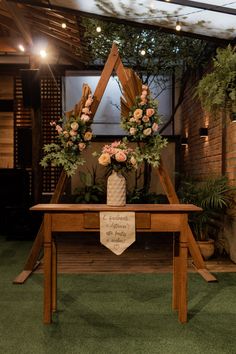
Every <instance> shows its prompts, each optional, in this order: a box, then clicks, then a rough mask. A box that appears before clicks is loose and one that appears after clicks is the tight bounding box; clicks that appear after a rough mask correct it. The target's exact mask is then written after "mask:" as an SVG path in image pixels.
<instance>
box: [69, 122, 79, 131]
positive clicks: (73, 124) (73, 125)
mask: <svg viewBox="0 0 236 354" xmlns="http://www.w3.org/2000/svg"><path fill="white" fill-rule="evenodd" d="M70 127H71V129H73V130H78V128H79V124H78V123H77V122H73V123H71V125H70Z"/></svg>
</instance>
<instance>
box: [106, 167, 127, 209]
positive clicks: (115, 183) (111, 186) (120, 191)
mask: <svg viewBox="0 0 236 354" xmlns="http://www.w3.org/2000/svg"><path fill="white" fill-rule="evenodd" d="M125 204H126V180H125V177H124V176H122V174H121V173H118V172H116V171H112V174H111V175H110V176H109V177H108V179H107V205H110V206H123V205H125Z"/></svg>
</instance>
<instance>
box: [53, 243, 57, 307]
mask: <svg viewBox="0 0 236 354" xmlns="http://www.w3.org/2000/svg"><path fill="white" fill-rule="evenodd" d="M56 311H57V244H56V242H55V240H53V243H52V312H56Z"/></svg>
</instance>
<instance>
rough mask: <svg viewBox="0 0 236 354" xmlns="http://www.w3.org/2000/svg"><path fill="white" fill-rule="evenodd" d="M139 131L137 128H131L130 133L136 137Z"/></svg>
mask: <svg viewBox="0 0 236 354" xmlns="http://www.w3.org/2000/svg"><path fill="white" fill-rule="evenodd" d="M136 131H137V129H136V128H130V130H129V132H130V134H131V135H134V134H135V133H136Z"/></svg>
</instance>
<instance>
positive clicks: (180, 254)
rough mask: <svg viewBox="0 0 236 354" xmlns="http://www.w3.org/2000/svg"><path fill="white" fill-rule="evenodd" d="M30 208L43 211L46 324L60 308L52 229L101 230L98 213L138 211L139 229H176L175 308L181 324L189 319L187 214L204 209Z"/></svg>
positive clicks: (132, 206) (170, 206)
mask: <svg viewBox="0 0 236 354" xmlns="http://www.w3.org/2000/svg"><path fill="white" fill-rule="evenodd" d="M31 210H35V211H40V212H43V213H44V221H43V224H44V323H45V324H49V323H51V322H52V313H53V312H55V311H56V309H57V257H56V253H57V252H56V245H55V242H54V239H53V237H52V233H53V232H75V231H79V232H88V231H89V232H91V231H99V212H100V211H109V212H110V211H115V212H118V211H119V212H124V211H125V212H127V211H133V212H135V225H136V230H137V231H139V232H176V233H179V237H178V238H176V240H178V241H177V242H176V240H175V242H174V248H173V249H174V251H173V287H172V308H173V310H177V312H178V319H179V321H180V322H181V323H185V322H187V256H188V243H187V233H188V213H189V212H194V211H201V208H199V207H197V206H195V205H192V204H127V205H126V206H124V207H110V206H107V205H104V204H38V205H35V206H33V207H32V208H31Z"/></svg>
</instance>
